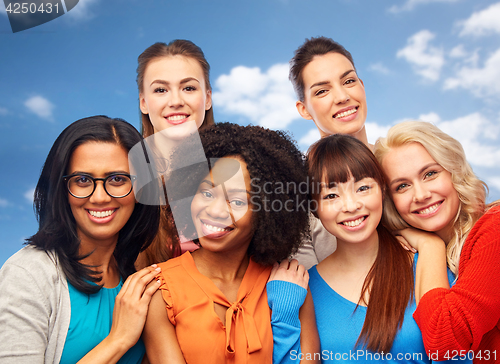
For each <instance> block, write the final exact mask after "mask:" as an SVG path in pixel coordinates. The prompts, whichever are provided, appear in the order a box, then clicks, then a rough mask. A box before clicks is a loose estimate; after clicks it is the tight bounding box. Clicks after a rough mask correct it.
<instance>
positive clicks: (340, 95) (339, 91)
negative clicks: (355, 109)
mask: <svg viewBox="0 0 500 364" xmlns="http://www.w3.org/2000/svg"><path fill="white" fill-rule="evenodd" d="M349 100H350V97H349V93H348V92H347V90H346V89H345V88H343V87H341V86H339V87H336V88H335V89H334V90H333V101H334V102H335V103H336V104H345V103H346V102H347V101H349Z"/></svg>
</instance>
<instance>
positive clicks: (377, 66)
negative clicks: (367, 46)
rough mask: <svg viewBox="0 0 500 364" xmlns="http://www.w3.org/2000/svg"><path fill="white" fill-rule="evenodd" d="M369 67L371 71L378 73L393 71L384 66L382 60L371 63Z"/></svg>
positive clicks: (385, 73) (384, 73)
mask: <svg viewBox="0 0 500 364" xmlns="http://www.w3.org/2000/svg"><path fill="white" fill-rule="evenodd" d="M368 69H369V70H371V71H374V72H377V73H381V74H383V75H387V74H389V73H390V72H391V71H389V69H388V68H387V67H386V66H384V65H383V64H382V63H380V62H378V63H374V64H372V65H370V67H369V68H368Z"/></svg>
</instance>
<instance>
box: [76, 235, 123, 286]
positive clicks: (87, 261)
mask: <svg viewBox="0 0 500 364" xmlns="http://www.w3.org/2000/svg"><path fill="white" fill-rule="evenodd" d="M117 241H118V237H116V238H115V239H113V240H110V241H108V242H104V243H103V242H99V243H98V242H95V241H89V239H85V238H81V242H80V248H79V254H80V255H81V256H85V255H88V256H87V257H86V258H84V259H82V260H81V261H80V262H81V263H82V264H84V265H88V266H91V267H92V268H91V269H92V270H93V271H95V272H96V273H97V272H99V273H100V274H99V276H100V277H101V278H102V280H101V284H103V285H104V287H115V286H116V285H117V284H118V282H119V278H120V277H119V273H118V267H117V264H116V260H115V257H114V255H113V253H114V251H115V248H116V243H117ZM89 254H90V255H89Z"/></svg>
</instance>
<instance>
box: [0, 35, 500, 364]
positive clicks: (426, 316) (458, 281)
mask: <svg viewBox="0 0 500 364" xmlns="http://www.w3.org/2000/svg"><path fill="white" fill-rule="evenodd" d="M290 63H291V68H290V80H291V81H292V83H293V85H294V88H295V91H296V93H297V96H298V101H297V104H296V106H297V110H298V112H299V113H300V115H301V116H303V117H304V118H306V119H312V120H313V121H314V123H315V125H316V126H317V128H318V129H319V131H320V134H321V139H320V140H319V141H318V142H316V143H315V144H313V145H312V146H311V147H310V149H309V151H308V152H307V156H306V158H305V160H304V157H303V156H302V154H301V153H300V152H299V150H298V149H297V147H296V145H295V143H294V142H293V140H291V139H290V137H289V136H288V135H287V134H286V133H284V132H280V131H271V130H268V129H265V128H261V127H256V126H246V127H245V126H239V125H235V124H230V123H217V124H215V123H214V117H213V111H212V98H211V96H212V92H211V87H210V81H209V65H208V62H207V61H206V59H205V57H204V55H203V52H202V51H201V49H200V48H199V47H197V46H196V45H194V44H193V43H192V42H190V41H186V40H176V41H173V42H171V43H169V44H168V45H167V44H164V43H156V44H154V45H152V46H151V47H149V48H148V49H146V50H145V51H144V52H143V53H142V54H141V55H140V56H139V64H138V68H137V84H138V88H139V108H140V110H141V117H142V135H141V134H139V132H137V131H136V130H135V128H134V127H132V126H131V125H130V124H128V123H127V122H125V121H123V120H121V119H110V118H108V117H105V116H95V117H90V118H85V119H81V120H78V121H76V122H74V123H73V124H71V125H70V126H68V127H67V128H66V129H65V130H64V131H63V132H62V133H61V135H60V136H59V137H58V138H57V140H56V141H55V143H54V145H53V147H52V149H51V150H50V152H49V155H48V157H47V160H46V162H45V164H44V167H43V169H42V173H41V176H40V179H39V181H38V184H37V187H36V190H35V211H36V215H37V219H38V222H39V230H38V232H37V233H36V234H35V235H33V236H32V237H30V238H29V239H27V246H26V247H24V248H23V249H21V250H20V251H19V252H18V253H16V254H15V255H13V256H12V257H11V258H10V259H9V260H8V261H7V262H6V263H5V264H4V266H3V267H2V269H1V270H0V291H1V292H2V296H1V298H0V323H1V326H2V330H0V363H13V362H15V363H77V362H78V363H86V362H89V363H116V362H119V363H148V362H150V363H271V362H273V363H288V362H290V363H291V362H299V361H300V362H304V363H305V362H311V363H317V362H320V361H321V362H329V361H340V362H351V361H352V362H355V361H356V362H376V361H380V360H384V361H387V362H414V363H429V362H431V361H434V360H450V361H457V360H459V361H461V362H472V361H473V362H475V363H476V362H477V363H480V362H500V292H499V291H498V290H497V289H495V288H496V287H495V285H496V282H497V279H499V278H500V206H498V205H499V204H498V203H492V204H490V205H487V204H486V191H487V187H486V185H485V184H484V183H483V182H482V181H480V180H479V179H478V178H477V177H476V176H475V175H474V173H473V171H472V169H471V167H470V166H469V164H468V163H467V161H466V159H465V155H464V152H463V149H462V147H461V145H460V144H459V143H458V142H457V141H456V140H454V139H453V138H451V137H450V136H448V135H446V134H445V133H443V132H441V131H440V130H439V129H438V128H436V127H435V126H433V125H431V124H429V123H424V122H417V121H415V122H405V123H401V124H398V125H396V126H394V127H392V128H391V130H390V131H389V133H388V135H387V137H385V138H380V139H379V140H378V141H377V143H376V144H375V145H374V146H373V145H369V144H368V141H367V137H366V131H365V125H364V124H365V120H366V115H367V105H366V98H365V91H364V85H363V82H362V81H361V79H360V78H359V77H358V75H357V71H356V69H355V67H354V62H353V59H352V57H351V55H350V53H349V52H348V51H347V50H345V49H344V48H343V47H342V46H341V45H339V44H338V43H336V42H334V41H332V40H331V39H329V38H325V37H318V38H311V39H309V40H306V42H305V43H304V44H303V45H301V47H299V48H298V49H297V51H296V52H295V56H294V57H293V59H292V61H291V62H290ZM305 183H309V189H308V191H303V189H302V188H299V187H300V186H302V185H303V184H305ZM270 186H271V187H270ZM284 186H286V187H284ZM304 206H313V207H314V208H312V209H311V211H309V210H308V209H305V208H304ZM292 256H293V257H294V258H295V259H292V260H289V258H290V257H292ZM299 263H300V264H299Z"/></svg>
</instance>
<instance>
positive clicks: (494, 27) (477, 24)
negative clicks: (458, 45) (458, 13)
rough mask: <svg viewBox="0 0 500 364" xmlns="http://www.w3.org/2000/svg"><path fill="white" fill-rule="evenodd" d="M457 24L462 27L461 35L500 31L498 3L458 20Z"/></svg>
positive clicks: (499, 6) (482, 34)
mask: <svg viewBox="0 0 500 364" xmlns="http://www.w3.org/2000/svg"><path fill="white" fill-rule="evenodd" d="M458 25H459V26H460V27H461V28H462V31H461V32H460V35H461V36H464V35H473V36H484V35H488V34H494V33H500V3H496V4H493V5H491V6H490V7H488V8H486V9H484V10H481V11H478V12H475V13H473V14H472V15H471V16H470V18H469V19H467V20H464V21H461V22H459V23H458Z"/></svg>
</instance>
